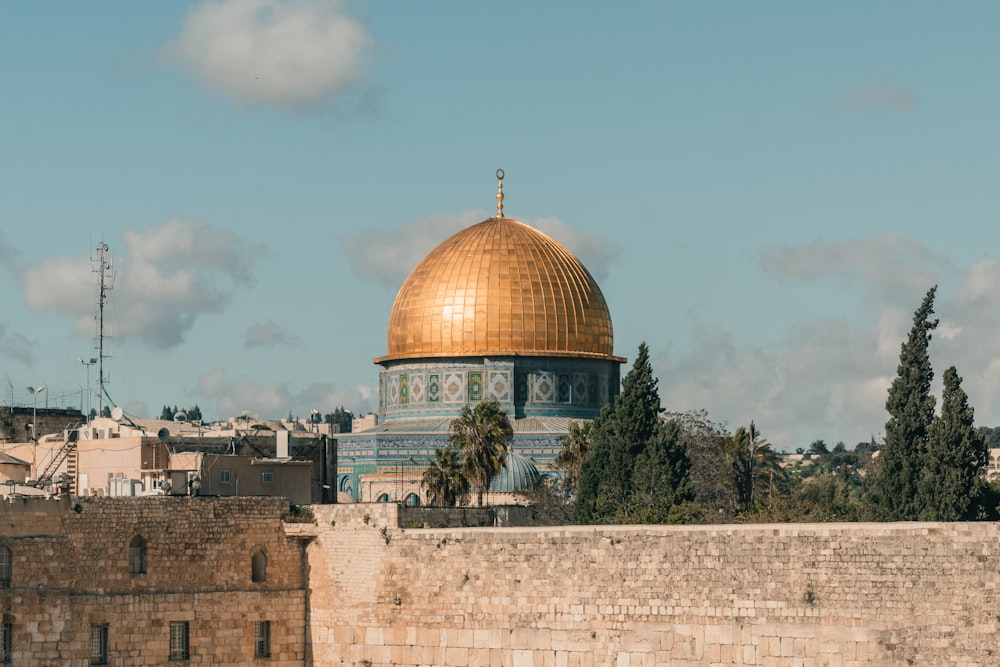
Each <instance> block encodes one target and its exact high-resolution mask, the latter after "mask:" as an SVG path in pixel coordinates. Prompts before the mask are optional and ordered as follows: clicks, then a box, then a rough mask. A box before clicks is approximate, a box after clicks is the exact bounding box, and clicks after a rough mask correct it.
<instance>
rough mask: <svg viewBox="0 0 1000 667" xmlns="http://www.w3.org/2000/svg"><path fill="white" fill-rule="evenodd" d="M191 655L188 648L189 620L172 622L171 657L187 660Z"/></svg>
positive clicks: (172, 658)
mask: <svg viewBox="0 0 1000 667" xmlns="http://www.w3.org/2000/svg"><path fill="white" fill-rule="evenodd" d="M189 657H191V653H190V651H189V650H188V622H187V621H171V622H170V659H171V660H187V659H188V658H189Z"/></svg>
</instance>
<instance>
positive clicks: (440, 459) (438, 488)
mask: <svg viewBox="0 0 1000 667" xmlns="http://www.w3.org/2000/svg"><path fill="white" fill-rule="evenodd" d="M421 486H423V487H424V489H426V491H427V496H428V500H429V501H430V504H431V505H443V506H444V507H454V506H455V505H458V504H464V503H465V502H466V500H467V499H468V497H469V480H468V479H467V478H466V477H465V475H464V474H463V473H462V459H461V458H460V457H459V454H458V452H457V451H456V450H454V449H435V450H434V460H433V461H432V462H431V464H430V465H429V466H427V468H426V469H424V475H423V480H422V482H421Z"/></svg>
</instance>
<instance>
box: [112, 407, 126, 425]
mask: <svg viewBox="0 0 1000 667" xmlns="http://www.w3.org/2000/svg"><path fill="white" fill-rule="evenodd" d="M124 416H125V411H124V410H122V409H121V408H120V407H118V406H115V409H114V410H112V411H111V418H112V419H114V420H115V421H116V422H120V421H121V420H122V417H124Z"/></svg>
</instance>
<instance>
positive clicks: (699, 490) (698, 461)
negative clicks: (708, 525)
mask: <svg viewBox="0 0 1000 667" xmlns="http://www.w3.org/2000/svg"><path fill="white" fill-rule="evenodd" d="M663 418H664V419H666V420H667V421H669V422H674V423H675V424H677V427H678V429H679V431H678V441H679V443H680V445H681V446H682V447H683V448H684V451H685V452H687V457H688V460H689V462H690V464H691V467H690V469H689V470H688V482H689V484H690V487H691V492H692V494H693V496H694V500H695V502H696V503H697V504H698V506H699V507H700V508H701V509H702V510H703V511H704V512H705V513H706V514H707V515H708V516H709V517H711V518H712V519H713V520H716V519H723V520H725V519H727V518H729V514H730V513H731V512H732V509H733V507H734V506H735V503H736V501H735V495H734V493H733V487H732V484H731V481H730V475H729V470H728V469H727V466H726V465H725V463H724V460H723V456H724V454H725V450H726V445H727V444H728V442H729V439H730V437H731V436H730V435H729V433H727V432H726V428H725V426H724V425H723V424H717V423H715V422H713V421H712V420H711V419H709V417H708V412H706V411H705V410H691V411H688V412H670V413H665V414H664V415H663Z"/></svg>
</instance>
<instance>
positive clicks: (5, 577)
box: [0, 546, 14, 588]
mask: <svg viewBox="0 0 1000 667" xmlns="http://www.w3.org/2000/svg"><path fill="white" fill-rule="evenodd" d="M13 560H14V559H13V558H12V557H11V553H10V549H8V548H7V547H3V546H0V588H3V587H5V586H7V585H9V584H10V577H11V574H10V570H11V562H12V561H13Z"/></svg>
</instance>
